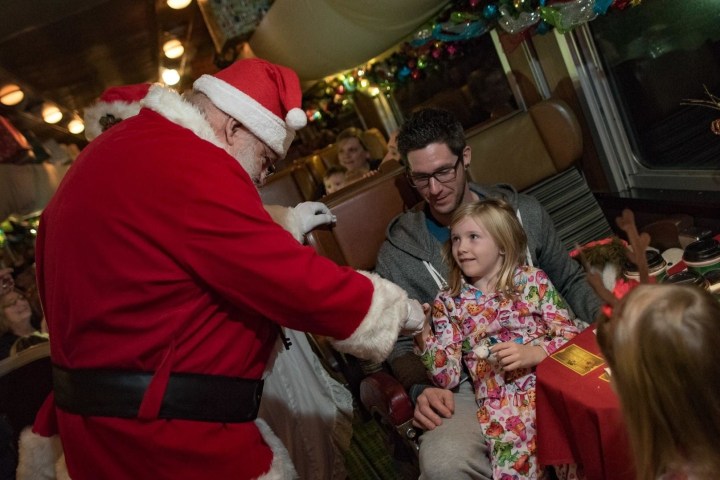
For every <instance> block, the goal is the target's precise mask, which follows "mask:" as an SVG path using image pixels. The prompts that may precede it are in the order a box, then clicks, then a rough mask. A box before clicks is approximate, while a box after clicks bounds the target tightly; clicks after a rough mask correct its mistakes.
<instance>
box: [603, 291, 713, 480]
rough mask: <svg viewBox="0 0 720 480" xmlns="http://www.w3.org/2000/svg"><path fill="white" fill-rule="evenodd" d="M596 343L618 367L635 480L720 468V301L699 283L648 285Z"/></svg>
mask: <svg viewBox="0 0 720 480" xmlns="http://www.w3.org/2000/svg"><path fill="white" fill-rule="evenodd" d="M598 343H599V344H600V348H601V349H602V352H603V354H604V356H605V358H606V360H607V362H608V365H609V366H610V369H611V371H612V374H611V378H612V382H613V384H614V388H615V390H616V392H617V393H618V396H619V397H620V403H621V405H622V410H623V413H624V418H625V422H626V424H627V427H628V432H629V435H630V441H631V444H632V448H633V454H634V457H635V467H636V470H637V478H638V479H640V480H655V479H657V478H660V477H661V476H662V475H663V474H664V473H668V472H671V471H674V470H682V469H685V471H688V472H689V473H690V476H691V478H696V479H703V480H705V479H708V480H709V479H711V478H717V475H718V472H720V450H718V447H719V446H720V347H718V345H720V303H718V301H717V299H715V298H714V297H713V296H712V295H710V294H709V293H707V292H706V291H704V290H701V289H700V288H697V287H694V286H681V285H650V284H644V285H640V286H638V287H636V288H635V289H634V290H632V291H631V292H630V293H628V294H627V295H626V296H625V297H624V298H623V299H622V300H621V301H620V303H619V304H618V306H616V307H615V311H614V312H613V314H612V316H611V317H610V318H608V317H605V316H601V317H600V319H599V320H598Z"/></svg>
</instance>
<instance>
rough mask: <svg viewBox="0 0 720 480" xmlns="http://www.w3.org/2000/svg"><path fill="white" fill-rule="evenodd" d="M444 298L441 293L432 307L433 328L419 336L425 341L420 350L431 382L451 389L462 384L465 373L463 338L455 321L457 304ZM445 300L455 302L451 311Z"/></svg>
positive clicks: (417, 337)
mask: <svg viewBox="0 0 720 480" xmlns="http://www.w3.org/2000/svg"><path fill="white" fill-rule="evenodd" d="M444 299H445V297H444V296H443V295H438V296H437V298H436V299H435V302H434V303H433V306H432V322H433V329H432V330H433V331H434V332H433V331H429V328H428V329H427V330H426V331H425V332H423V333H421V334H418V335H417V336H416V341H418V340H419V341H420V342H422V347H420V346H418V348H417V353H418V354H419V355H420V356H421V358H422V362H423V364H424V365H425V368H427V370H428V372H429V373H430V376H431V378H432V381H433V383H434V384H435V385H437V386H438V387H442V388H445V389H451V388H454V387H456V386H457V385H458V384H459V383H460V378H461V375H462V338H461V337H460V336H459V335H458V332H459V331H460V330H459V328H458V326H457V325H456V324H455V322H454V318H455V316H456V313H457V312H455V306H454V305H455V304H454V302H452V300H449V301H448V302H445V301H443V300H444ZM446 303H450V304H452V306H451V308H450V310H448V308H447V305H446Z"/></svg>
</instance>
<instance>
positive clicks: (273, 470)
mask: <svg viewBox="0 0 720 480" xmlns="http://www.w3.org/2000/svg"><path fill="white" fill-rule="evenodd" d="M255 425H257V427H258V430H260V433H261V434H262V436H263V439H264V440H265V443H267V444H268V445H269V446H270V448H271V449H272V452H273V460H272V464H271V465H270V470H269V471H268V472H267V473H266V474H264V475H261V476H260V477H258V480H290V479H294V478H298V474H297V472H296V471H295V467H293V464H292V460H290V454H289V453H288V451H287V449H286V448H285V445H283V443H282V442H281V441H280V439H279V438H278V437H277V436H276V435H275V433H273V431H272V429H270V427H269V426H268V424H267V423H265V421H264V420H262V419H260V418H257V419H255Z"/></svg>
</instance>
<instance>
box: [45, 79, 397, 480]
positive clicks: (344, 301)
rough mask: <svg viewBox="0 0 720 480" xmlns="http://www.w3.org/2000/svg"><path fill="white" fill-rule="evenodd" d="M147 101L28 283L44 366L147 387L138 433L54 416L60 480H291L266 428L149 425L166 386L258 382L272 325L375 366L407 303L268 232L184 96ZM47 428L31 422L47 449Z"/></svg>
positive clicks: (69, 199) (62, 198) (245, 186)
mask: <svg viewBox="0 0 720 480" xmlns="http://www.w3.org/2000/svg"><path fill="white" fill-rule="evenodd" d="M146 101H147V104H148V105H149V107H150V108H146V109H143V110H142V111H141V112H140V113H139V114H138V115H137V116H136V117H133V118H130V119H128V120H125V121H124V122H122V123H121V124H119V125H117V126H115V127H113V128H112V129H110V130H109V131H108V132H106V133H104V134H103V135H101V136H100V137H98V138H97V139H96V140H94V141H93V143H91V144H90V145H89V146H88V147H87V148H86V149H85V150H84V151H83V153H82V154H81V155H80V157H78V159H77V160H76V162H75V164H74V165H73V167H72V168H71V169H70V170H69V172H68V173H67V175H66V177H65V178H64V180H63V182H62V184H61V185H60V187H59V189H58V191H57V193H56V194H55V196H54V197H53V199H52V201H51V202H50V204H49V205H48V207H47V208H46V209H45V211H44V213H43V217H42V220H41V227H40V232H39V235H38V242H37V270H38V280H39V287H40V292H41V295H42V299H43V305H44V308H45V314H46V317H47V320H48V324H49V329H50V341H51V351H52V359H53V362H54V363H55V364H57V365H59V366H61V367H65V368H69V369H78V368H116V369H129V370H138V371H153V372H156V373H155V379H154V381H153V382H152V383H151V386H150V387H149V388H148V391H147V393H146V394H145V397H144V400H143V404H142V406H141V409H140V414H139V417H140V419H131V420H127V419H120V418H108V417H82V416H79V415H75V414H70V413H67V412H64V411H62V410H59V409H57V412H56V413H57V423H58V426H59V432H60V436H61V439H62V442H63V446H64V449H65V456H66V461H67V467H68V471H69V473H70V476H71V477H72V478H73V479H75V480H80V479H85V478H100V477H102V478H106V479H113V478H118V479H120V478H122V479H127V478H153V479H162V478H168V479H177V478H183V479H193V478H198V479H200V478H202V479H208V478H221V479H245V478H258V477H260V478H289V477H291V476H292V467H291V466H290V465H289V461H288V460H287V459H285V458H282V456H281V455H279V454H277V452H279V451H280V450H282V447H279V446H277V445H275V441H276V439H275V438H274V437H273V435H272V433H271V432H270V431H269V429H267V428H264V427H263V425H262V422H261V421H256V422H246V423H232V424H223V423H211V422H197V421H186V420H176V419H174V420H158V419H157V413H158V410H159V407H160V402H161V400H162V396H163V394H164V388H165V382H166V379H167V376H168V375H169V374H170V372H189V373H204V374H214V375H226V376H237V377H243V378H252V379H259V378H261V377H262V376H263V374H264V372H265V371H266V369H267V368H268V364H269V362H271V359H272V357H273V352H274V348H275V347H276V344H277V335H278V328H277V325H282V326H287V327H290V328H293V329H296V330H301V331H311V332H314V333H318V334H321V335H326V336H330V337H333V338H336V339H339V341H337V342H336V347H337V348H339V349H341V350H345V351H349V352H352V353H355V354H356V355H360V356H365V357H372V358H375V359H378V358H382V357H383V356H385V355H386V354H387V353H388V352H389V351H390V349H391V348H392V344H393V342H394V340H395V338H396V337H397V333H398V330H399V325H400V324H401V322H402V320H403V319H404V318H405V315H406V313H407V311H406V304H405V299H406V298H407V297H406V295H405V294H404V292H403V291H402V290H401V289H399V288H398V287H396V286H395V285H393V284H391V283H389V282H386V281H384V280H382V279H380V278H379V277H377V276H374V275H372V274H365V275H363V274H359V273H357V272H355V271H353V270H352V269H348V268H343V267H339V266H337V265H335V264H334V263H332V262H330V261H328V260H327V259H325V258H322V257H320V256H318V255H316V254H315V252H314V251H313V250H312V249H311V248H308V247H303V246H301V245H300V244H298V243H297V241H296V240H295V239H294V238H293V237H292V236H291V235H290V234H289V233H287V232H286V231H285V230H283V229H281V228H280V227H279V226H278V225H277V224H276V223H274V222H273V221H272V219H271V218H270V217H269V215H268V214H267V213H266V211H265V210H264V208H263V206H262V204H261V201H260V197H259V195H258V192H257V190H256V188H255V186H254V185H253V183H252V182H251V180H250V178H249V177H248V175H247V174H246V172H245V171H244V169H243V168H242V167H241V166H240V164H239V163H238V162H237V161H236V160H234V159H233V158H232V157H231V156H230V155H228V154H227V153H226V152H225V151H224V150H222V149H221V148H219V147H218V146H217V140H215V138H214V136H213V135H212V131H211V130H210V127H209V125H208V124H207V122H206V121H205V120H204V118H203V117H202V116H201V115H199V114H198V112H197V111H196V110H194V109H193V108H190V107H189V105H188V104H186V103H185V102H183V101H182V100H181V99H180V97H179V96H177V94H175V93H173V92H171V91H168V90H163V89H160V88H158V87H154V89H153V90H152V91H151V92H150V94H149V95H148V97H147V99H146ZM168 112H171V113H168ZM168 118H172V119H173V120H172V121H170V120H168ZM47 405H48V406H47V407H46V409H50V408H53V406H52V403H48V404H47ZM38 418H39V419H43V418H52V415H48V412H47V411H46V412H41V414H40V415H39V417H38ZM52 428H53V426H52V425H48V424H47V423H45V424H44V422H43V421H39V422H37V423H36V430H37V431H38V432H40V433H43V434H49V433H52ZM269 444H270V445H269ZM278 445H279V442H278ZM273 451H275V452H276V453H275V454H274V453H273Z"/></svg>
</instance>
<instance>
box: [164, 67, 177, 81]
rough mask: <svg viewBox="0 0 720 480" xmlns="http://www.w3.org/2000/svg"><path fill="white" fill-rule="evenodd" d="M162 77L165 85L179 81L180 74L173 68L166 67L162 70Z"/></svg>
mask: <svg viewBox="0 0 720 480" xmlns="http://www.w3.org/2000/svg"><path fill="white" fill-rule="evenodd" d="M162 79H163V82H165V85H177V83H178V82H179V81H180V74H179V73H178V71H177V70H175V69H174V68H167V69H165V70H163V72H162Z"/></svg>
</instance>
